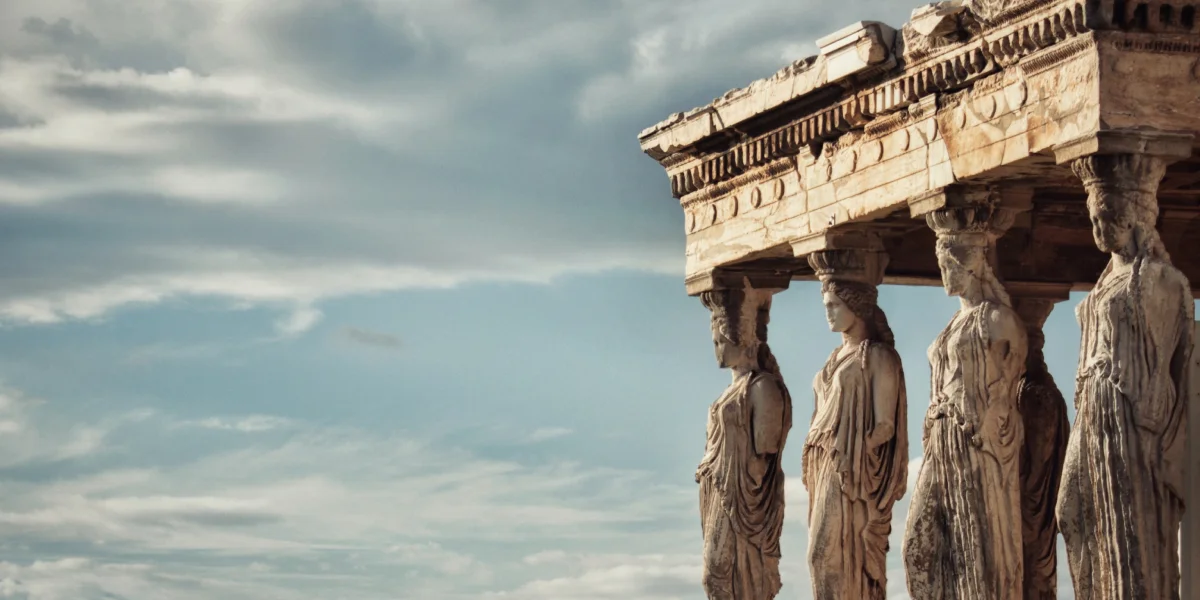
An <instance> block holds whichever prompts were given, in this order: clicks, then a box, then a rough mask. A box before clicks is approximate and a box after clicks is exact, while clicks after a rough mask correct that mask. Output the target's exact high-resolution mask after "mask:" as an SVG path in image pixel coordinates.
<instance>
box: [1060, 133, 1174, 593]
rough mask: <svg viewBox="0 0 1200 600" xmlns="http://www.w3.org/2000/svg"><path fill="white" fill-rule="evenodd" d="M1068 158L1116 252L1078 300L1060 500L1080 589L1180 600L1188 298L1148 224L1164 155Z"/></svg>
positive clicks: (1099, 242) (1100, 239)
mask: <svg viewBox="0 0 1200 600" xmlns="http://www.w3.org/2000/svg"><path fill="white" fill-rule="evenodd" d="M1071 166H1072V168H1073V170H1074V171H1075V173H1076V175H1078V176H1079V178H1080V179H1081V180H1083V184H1084V186H1085V187H1086V188H1087V191H1088V196H1089V197H1088V210H1089V212H1090V213H1091V216H1092V221H1093V223H1094V228H1093V233H1094V236H1095V240H1096V246H1097V247H1099V248H1100V250H1102V251H1104V252H1108V253H1110V254H1111V255H1112V259H1111V260H1110V261H1109V263H1108V267H1107V268H1106V269H1105V270H1104V272H1103V274H1102V275H1101V276H1100V280H1099V281H1097V282H1096V286H1095V287H1094V288H1093V289H1092V292H1091V293H1089V294H1088V296H1087V298H1085V299H1084V301H1083V302H1082V303H1080V305H1079V307H1078V309H1077V316H1078V318H1079V325H1080V328H1081V329H1082V333H1083V335H1082V343H1081V347H1080V351H1079V373H1078V375H1077V377H1076V380H1077V384H1076V395H1075V408H1076V418H1075V428H1074V429H1073V430H1072V431H1071V440H1070V443H1069V444H1068V446H1067V457H1066V464H1065V467H1064V470H1063V482H1062V487H1061V489H1060V491H1059V499H1058V507H1057V512H1058V520H1059V527H1060V528H1061V529H1062V533H1063V539H1064V540H1065V541H1066V546H1067V557H1068V560H1069V562H1070V565H1071V576H1072V578H1073V580H1074V584H1075V595H1076V597H1077V598H1096V599H1109V598H1114V599H1115V598H1120V599H1124V598H1163V599H1178V598H1179V556H1178V548H1179V541H1178V531H1179V523H1180V520H1181V517H1182V515H1183V509H1184V504H1183V500H1184V496H1183V489H1184V487H1183V486H1184V481H1183V477H1184V452H1185V445H1186V432H1187V412H1186V408H1185V406H1186V402H1187V398H1188V387H1189V381H1188V373H1187V365H1188V363H1189V359H1190V356H1191V348H1192V335H1193V329H1192V323H1193V319H1194V311H1195V309H1194V304H1193V300H1192V295H1191V292H1190V287H1189V284H1188V281H1187V278H1186V277H1184V275H1183V273H1181V272H1180V271H1179V270H1177V269H1176V268H1175V267H1174V266H1172V264H1171V258H1170V256H1169V255H1168V254H1167V252H1166V249H1165V248H1164V247H1163V243H1162V240H1161V238H1160V237H1159V234H1158V231H1157V230H1156V229H1155V221H1156V219H1157V216H1158V201H1157V198H1156V194H1157V189H1158V185H1159V182H1160V181H1161V179H1162V177H1163V174H1164V173H1165V170H1166V165H1165V162H1164V161H1163V160H1162V159H1160V158H1157V157H1154V156H1148V155H1142V154H1115V155H1095V156H1089V157H1085V158H1082V159H1079V160H1077V161H1075V162H1073V163H1072V165H1071Z"/></svg>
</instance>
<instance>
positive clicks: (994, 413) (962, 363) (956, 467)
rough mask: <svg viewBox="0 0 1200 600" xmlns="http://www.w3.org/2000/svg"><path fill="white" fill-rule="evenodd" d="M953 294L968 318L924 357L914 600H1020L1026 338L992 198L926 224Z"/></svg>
mask: <svg viewBox="0 0 1200 600" xmlns="http://www.w3.org/2000/svg"><path fill="white" fill-rule="evenodd" d="M927 221H928V223H929V225H930V226H931V227H932V228H933V229H934V230H935V231H936V233H937V236H938V244H937V253H938V263H939V266H940V267H941V269H942V275H943V282H944V284H945V286H946V291H947V293H949V294H951V295H955V296H959V297H960V299H961V301H962V308H961V310H959V311H958V312H957V313H956V314H955V316H954V318H953V320H952V321H951V322H950V324H949V325H948V326H947V327H946V329H945V330H943V331H942V333H941V335H939V336H938V338H937V340H936V341H935V342H934V344H933V345H932V346H931V347H930V349H929V361H930V366H931V368H932V373H933V378H932V381H931V383H930V386H931V390H932V393H933V396H932V398H931V400H930V408H929V413H928V414H927V415H926V420H925V433H924V439H923V442H924V451H925V458H924V462H923V463H922V465H921V471H920V473H919V475H918V478H917V484H916V488H915V489H914V491H913V498H912V507H911V508H910V510H909V515H908V523H907V527H906V531H905V537H904V549H903V554H904V561H905V568H906V571H907V575H908V588H909V593H910V594H911V595H912V597H913V598H914V600H930V599H934V598H937V599H960V600H979V599H995V600H1008V599H1010V598H1019V597H1021V590H1022V583H1023V577H1024V573H1023V569H1022V564H1023V558H1022V555H1023V552H1022V547H1021V486H1020V474H1019V458H1020V452H1021V448H1022V445H1023V442H1024V438H1023V430H1024V428H1023V426H1022V422H1021V418H1020V414H1019V413H1018V411H1017V392H1018V388H1019V384H1020V379H1021V376H1022V375H1023V374H1024V371H1025V357H1026V334H1025V328H1024V325H1023V324H1022V323H1021V321H1020V318H1019V317H1018V316H1017V314H1016V313H1015V312H1014V311H1013V309H1012V306H1011V300H1010V298H1009V296H1008V293H1007V292H1006V291H1005V289H1004V286H1003V285H1002V284H1001V283H1000V281H999V279H998V278H997V277H996V275H995V273H994V272H993V270H992V266H991V264H990V263H991V260H990V257H989V254H990V253H991V252H992V251H993V250H994V245H995V240H996V238H997V237H998V236H999V235H1000V233H1002V232H1003V231H1004V230H1006V229H1007V227H1008V226H1009V225H1010V224H1011V222H1012V215H1011V213H1009V212H1008V211H1005V210H1003V209H1000V208H998V207H997V204H996V199H995V198H994V196H993V197H988V199H987V200H986V201H983V202H980V203H978V204H974V205H969V206H960V207H947V208H942V209H938V210H935V211H933V212H932V213H930V214H929V215H928V216H927Z"/></svg>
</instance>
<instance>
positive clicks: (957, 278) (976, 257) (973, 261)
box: [937, 238, 991, 297]
mask: <svg viewBox="0 0 1200 600" xmlns="http://www.w3.org/2000/svg"><path fill="white" fill-rule="evenodd" d="M937 259H938V268H939V269H940V270H941V273H942V286H943V287H944V288H946V293H947V294H949V295H951V296H959V297H962V296H964V295H966V294H970V293H971V291H972V289H973V288H972V285H973V284H975V283H977V282H979V281H980V280H981V279H982V278H983V277H984V276H985V271H987V270H990V268H991V267H990V266H989V265H988V261H987V245H986V240H985V241H984V245H978V244H977V240H965V239H963V238H957V239H946V238H940V239H938V242H937Z"/></svg>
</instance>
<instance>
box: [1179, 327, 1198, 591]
mask: <svg viewBox="0 0 1200 600" xmlns="http://www.w3.org/2000/svg"><path fill="white" fill-rule="evenodd" d="M1194 331H1195V334H1194V336H1193V337H1192V369H1191V371H1192V373H1191V388H1190V391H1191V399H1190V404H1189V410H1188V414H1190V415H1191V418H1190V419H1188V439H1187V446H1188V451H1187V461H1186V463H1187V469H1188V471H1187V494H1186V496H1185V497H1186V498H1191V499H1192V502H1193V504H1194V503H1195V502H1196V501H1197V499H1198V498H1200V418H1198V417H1197V415H1200V349H1198V348H1197V346H1200V322H1197V323H1196V324H1195V329H1194ZM1182 533H1183V540H1182V542H1183V543H1182V547H1183V557H1182V558H1183V563H1182V565H1183V596H1182V597H1184V598H1200V510H1191V511H1188V512H1186V513H1184V515H1183V530H1182Z"/></svg>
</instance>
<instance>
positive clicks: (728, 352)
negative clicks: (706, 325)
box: [712, 321, 741, 369]
mask: <svg viewBox="0 0 1200 600" xmlns="http://www.w3.org/2000/svg"><path fill="white" fill-rule="evenodd" d="M712 334H713V350H714V351H715V353H716V355H717V366H719V367H721V368H722V369H728V368H730V367H733V366H736V365H737V364H738V355H739V354H741V351H740V349H739V348H738V345H737V344H735V343H733V340H731V339H729V338H728V337H725V334H723V333H721V331H720V329H719V328H718V327H717V322H716V321H713V327H712Z"/></svg>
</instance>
